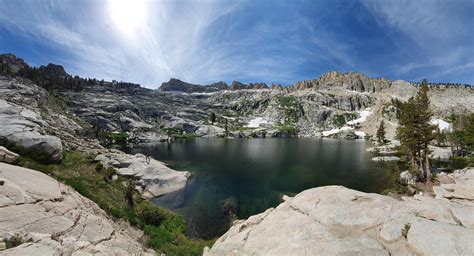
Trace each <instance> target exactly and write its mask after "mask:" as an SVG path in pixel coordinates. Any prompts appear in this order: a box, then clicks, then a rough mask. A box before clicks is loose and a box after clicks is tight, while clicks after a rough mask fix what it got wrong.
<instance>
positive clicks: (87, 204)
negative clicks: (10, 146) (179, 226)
mask: <svg viewBox="0 0 474 256" xmlns="http://www.w3.org/2000/svg"><path fill="white" fill-rule="evenodd" d="M0 170H1V172H0V179H1V180H2V181H3V184H2V186H1V190H2V193H0V222H1V223H2V224H1V225H0V233H1V234H2V238H5V239H11V238H12V237H18V238H20V239H21V240H22V241H24V243H22V244H20V245H19V246H17V247H14V248H11V249H8V250H5V251H2V252H1V254H2V255H76V254H77V255H86V254H87V255H89V254H100V255H154V252H153V251H151V252H150V251H148V252H147V251H145V249H144V248H143V246H142V245H141V244H140V243H139V242H138V239H139V236H141V235H142V234H141V232H140V231H138V230H135V229H134V228H132V227H130V226H128V225H125V224H124V223H121V224H119V223H115V222H114V221H113V220H111V219H110V218H109V217H108V216H107V215H106V213H105V212H104V211H103V210H102V209H100V208H99V206H97V205H96V204H95V203H94V202H92V201H90V200H89V199H87V198H85V197H83V196H81V195H80V194H79V193H78V192H76V191H74V190H73V189H72V188H71V187H69V186H66V185H64V184H62V183H60V182H58V181H56V180H54V179H53V178H51V177H49V176H48V175H46V174H44V173H41V172H38V171H34V170H31V169H26V168H22V167H18V166H13V165H8V164H4V163H0Z"/></svg>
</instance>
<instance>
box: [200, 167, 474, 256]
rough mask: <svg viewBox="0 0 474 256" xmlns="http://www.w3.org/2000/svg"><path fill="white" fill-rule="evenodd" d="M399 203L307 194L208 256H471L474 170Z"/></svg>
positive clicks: (235, 230) (229, 237)
mask: <svg viewBox="0 0 474 256" xmlns="http://www.w3.org/2000/svg"><path fill="white" fill-rule="evenodd" d="M450 176H452V177H451V178H452V179H453V180H454V183H452V184H443V185H441V186H440V187H435V191H436V196H437V198H436V199H435V198H432V197H431V196H429V195H423V196H415V197H409V198H408V197H407V198H403V200H402V201H398V200H396V199H393V198H390V197H387V196H383V195H378V194H368V193H363V192H359V191H356V190H351V189H347V188H345V187H341V186H326V187H319V188H313V189H309V190H306V191H303V192H301V193H299V194H298V195H296V196H295V197H293V198H290V197H286V196H285V197H284V200H285V202H283V203H281V204H280V205H279V206H277V207H276V208H271V209H268V210H267V211H265V212H264V213H261V214H258V215H254V216H251V217H250V218H248V219H247V220H239V221H236V222H235V223H234V225H233V226H232V227H231V228H230V230H229V231H228V232H227V233H225V234H224V235H223V236H221V237H220V238H219V239H218V240H217V241H216V243H215V244H214V245H213V247H212V248H211V249H210V250H206V253H205V255H343V254H358V255H469V254H470V253H472V252H473V251H474V244H473V243H472V241H473V239H474V218H473V217H474V214H473V213H474V204H473V203H472V198H473V196H474V190H473V189H472V187H473V182H474V169H472V168H471V169H464V170H460V171H456V172H455V173H454V174H450Z"/></svg>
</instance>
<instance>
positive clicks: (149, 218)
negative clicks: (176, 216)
mask: <svg viewBox="0 0 474 256" xmlns="http://www.w3.org/2000/svg"><path fill="white" fill-rule="evenodd" d="M136 211H137V218H138V220H139V221H140V222H141V223H142V224H143V225H154V226H159V225H160V224H161V222H162V221H163V220H165V219H167V218H169V217H170V216H171V215H172V213H171V212H169V211H167V210H164V209H163V208H161V207H159V206H156V205H154V204H153V203H151V202H149V201H142V202H140V203H139V204H138V205H137V208H136Z"/></svg>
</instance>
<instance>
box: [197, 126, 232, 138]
mask: <svg viewBox="0 0 474 256" xmlns="http://www.w3.org/2000/svg"><path fill="white" fill-rule="evenodd" d="M194 133H195V134H196V136H199V137H223V136H224V135H225V130H224V128H221V127H218V126H215V125H200V126H199V127H198V128H197V130H196V131H195V132H194Z"/></svg>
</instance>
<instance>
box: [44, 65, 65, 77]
mask: <svg viewBox="0 0 474 256" xmlns="http://www.w3.org/2000/svg"><path fill="white" fill-rule="evenodd" d="M40 70H43V71H44V72H45V75H46V76H50V77H67V76H69V74H68V73H66V71H65V70H64V67H63V66H61V65H56V64H52V63H49V64H48V65H47V66H46V67H45V66H41V67H40Z"/></svg>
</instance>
